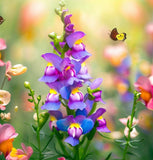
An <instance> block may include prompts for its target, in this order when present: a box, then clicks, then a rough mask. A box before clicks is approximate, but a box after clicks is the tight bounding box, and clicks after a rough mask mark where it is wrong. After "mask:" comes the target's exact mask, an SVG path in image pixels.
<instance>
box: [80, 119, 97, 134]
mask: <svg viewBox="0 0 153 160" xmlns="http://www.w3.org/2000/svg"><path fill="white" fill-rule="evenodd" d="M93 126H94V122H93V121H92V120H91V119H89V118H86V119H84V120H83V122H82V124H81V128H82V129H83V134H86V133H88V132H89V131H90V130H91V129H92V128H93Z"/></svg>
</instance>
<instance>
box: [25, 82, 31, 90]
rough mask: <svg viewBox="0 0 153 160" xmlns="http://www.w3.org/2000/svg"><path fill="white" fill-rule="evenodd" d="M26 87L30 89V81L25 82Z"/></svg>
mask: <svg viewBox="0 0 153 160" xmlns="http://www.w3.org/2000/svg"><path fill="white" fill-rule="evenodd" d="M24 87H25V88H27V89H30V88H31V87H30V83H29V82H28V81H25V82H24Z"/></svg>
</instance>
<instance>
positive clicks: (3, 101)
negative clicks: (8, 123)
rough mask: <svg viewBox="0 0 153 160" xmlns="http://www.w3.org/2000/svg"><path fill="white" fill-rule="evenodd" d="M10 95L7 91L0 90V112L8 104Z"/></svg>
mask: <svg viewBox="0 0 153 160" xmlns="http://www.w3.org/2000/svg"><path fill="white" fill-rule="evenodd" d="M10 98H11V94H10V93H9V92H8V91H5V90H0V110H5V106H6V105H7V104H8V103H9V102H10Z"/></svg>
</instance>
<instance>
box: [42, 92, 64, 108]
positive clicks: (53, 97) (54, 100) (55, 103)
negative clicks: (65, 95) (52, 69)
mask: <svg viewBox="0 0 153 160" xmlns="http://www.w3.org/2000/svg"><path fill="white" fill-rule="evenodd" d="M60 104H61V102H60V101H59V93H58V92H57V91H56V90H54V89H50V93H49V94H48V95H47V97H46V101H45V104H44V105H43V106H42V107H41V109H43V110H44V109H46V110H51V111H52V110H58V109H59V108H60Z"/></svg>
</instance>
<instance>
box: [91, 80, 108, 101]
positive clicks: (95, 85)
mask: <svg viewBox="0 0 153 160" xmlns="http://www.w3.org/2000/svg"><path fill="white" fill-rule="evenodd" d="M102 81H103V79H102V78H97V79H95V80H94V81H93V82H92V83H91V84H90V87H89V88H88V89H89V91H90V92H91V93H89V94H92V96H93V97H94V101H95V102H102V103H105V102H104V101H103V100H102V98H101V95H102V90H100V89H99V86H100V85H101V83H102Z"/></svg>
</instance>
